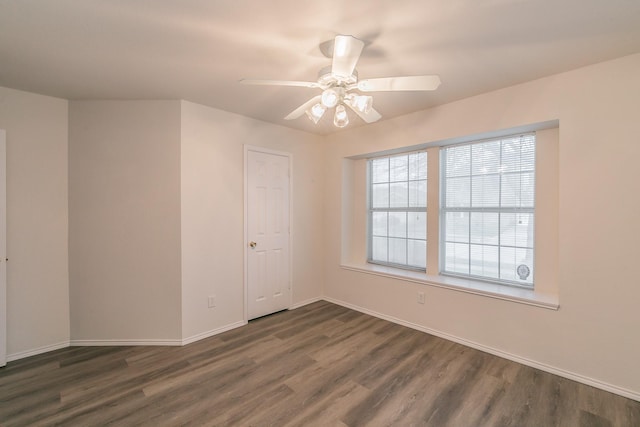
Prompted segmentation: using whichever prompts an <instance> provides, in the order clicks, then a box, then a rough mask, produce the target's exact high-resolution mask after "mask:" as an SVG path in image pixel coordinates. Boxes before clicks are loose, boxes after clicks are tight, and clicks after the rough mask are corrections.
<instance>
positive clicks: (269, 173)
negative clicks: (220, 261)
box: [245, 149, 291, 319]
mask: <svg viewBox="0 0 640 427" xmlns="http://www.w3.org/2000/svg"><path fill="white" fill-rule="evenodd" d="M289 164H290V157H289V156H288V155H280V154H273V153H266V152H261V151H253V150H251V149H248V150H247V162H246V179H247V194H246V197H247V201H246V218H245V220H246V227H247V228H246V230H247V233H246V237H247V242H246V243H247V249H246V254H247V256H246V262H247V269H246V273H247V277H246V284H247V285H246V286H247V315H248V319H255V318H256V317H260V316H264V315H266V314H270V313H274V312H276V311H280V310H283V309H286V308H288V307H289V305H290V301H291V280H290V265H289V264H290V254H289V250H290V248H289V245H290V242H289V220H290V218H289V197H290V182H289Z"/></svg>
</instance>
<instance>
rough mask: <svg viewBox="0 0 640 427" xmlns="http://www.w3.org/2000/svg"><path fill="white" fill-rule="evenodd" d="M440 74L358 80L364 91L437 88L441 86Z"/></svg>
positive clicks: (359, 86) (359, 88)
mask: <svg viewBox="0 0 640 427" xmlns="http://www.w3.org/2000/svg"><path fill="white" fill-rule="evenodd" d="M440 83H441V82H440V77H439V76H406V77H382V78H379V79H366V80H360V81H359V82H358V90H361V91H362V92H384V91H395V90H436V89H437V88H438V86H440Z"/></svg>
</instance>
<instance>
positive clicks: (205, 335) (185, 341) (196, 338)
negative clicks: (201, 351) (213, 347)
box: [182, 320, 247, 345]
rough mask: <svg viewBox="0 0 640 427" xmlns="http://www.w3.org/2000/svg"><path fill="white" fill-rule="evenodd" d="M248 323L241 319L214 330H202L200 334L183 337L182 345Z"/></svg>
mask: <svg viewBox="0 0 640 427" xmlns="http://www.w3.org/2000/svg"><path fill="white" fill-rule="evenodd" d="M246 324H247V322H245V321H244V320H241V321H239V322H235V323H231V324H229V325H225V326H222V327H220V328H216V329H212V330H210V331H207V332H202V333H200V334H196V335H193V336H190V337H189V338H183V339H182V345H187V344H191V343H192V342H196V341H200V340H203V339H205V338H209V337H212V336H214V335H218V334H221V333H223V332H227V331H230V330H231V329H235V328H239V327H241V326H244V325H246Z"/></svg>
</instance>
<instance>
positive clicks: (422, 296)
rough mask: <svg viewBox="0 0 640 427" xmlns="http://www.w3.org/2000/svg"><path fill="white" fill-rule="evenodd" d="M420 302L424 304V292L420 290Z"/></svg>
mask: <svg viewBox="0 0 640 427" xmlns="http://www.w3.org/2000/svg"><path fill="white" fill-rule="evenodd" d="M418 304H424V292H418Z"/></svg>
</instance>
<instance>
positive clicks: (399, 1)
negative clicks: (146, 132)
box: [0, 0, 640, 134]
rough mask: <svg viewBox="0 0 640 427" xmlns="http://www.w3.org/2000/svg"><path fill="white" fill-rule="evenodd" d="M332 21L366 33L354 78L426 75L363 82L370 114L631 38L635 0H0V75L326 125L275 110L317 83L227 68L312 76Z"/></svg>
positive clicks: (625, 43) (632, 43)
mask: <svg viewBox="0 0 640 427" xmlns="http://www.w3.org/2000/svg"><path fill="white" fill-rule="evenodd" d="M337 34H349V35H353V36H355V37H358V38H360V39H363V40H365V41H366V42H367V43H368V45H367V47H365V50H364V52H363V55H362V57H361V59H360V62H359V63H358V66H357V70H358V72H359V75H360V78H361V79H363V78H374V77H387V76H403V75H420V74H439V75H440V77H441V79H442V85H441V86H440V88H439V89H438V90H437V91H435V92H395V93H375V94H374V107H375V108H376V109H377V110H378V111H379V112H380V113H381V114H382V115H383V120H384V119H388V118H391V117H394V116H398V115H402V114H407V113H410V112H413V111H417V110H422V109H425V108H429V107H432V106H435V105H439V104H443V103H447V102H451V101H454V100H457V99H462V98H465V97H469V96H472V95H476V94H479V93H483V92H487V91H491V90H495V89H498V88H502V87H506V86H510V85H513V84H517V83H521V82H524V81H528V80H533V79H536V78H540V77H543V76H547V75H551V74H555V73H558V72H562V71H566V70H571V69H574V68H578V67H581V66H584V65H588V64H592V63H596V62H601V61H605V60H609V59H613V58H617V57H620V56H624V55H628V54H632V53H636V52H640V1H639V0H395V1H391V0H385V1H382V0H340V1H337V0H323V1H305V0H295V1H294V0H269V1H267V0H217V1H214V0H180V1H179V0H110V1H105V0H51V1H44V0H0V86H6V87H11V88H16V89H22V90H27V91H31V92H37V93H41V94H46V95H52V96H57V97H62V98H68V99H185V100H189V101H193V102H196V103H200V104H204V105H209V106H211V107H215V108H219V109H222V110H226V111H230V112H234V113H238V114H242V115H245V116H249V117H254V118H256V119H260V120H264V121H267V122H271V123H276V124H281V125H284V126H289V127H293V128H297V129H302V130H305V131H309V132H315V133H319V134H327V133H329V132H333V131H335V130H336V128H334V127H333V124H332V123H331V121H330V118H327V117H325V118H324V119H323V120H322V121H321V122H320V123H319V125H313V123H311V121H309V120H308V119H307V118H306V117H304V116H303V117H301V118H299V119H297V120H293V121H285V120H283V119H282V118H283V117H284V116H285V115H287V114H288V113H289V112H291V111H292V110H294V109H295V108H297V107H298V106H299V105H301V104H302V103H304V102H305V101H307V100H308V99H309V98H311V97H312V96H313V95H316V94H317V91H318V90H317V89H308V88H299V87H270V86H245V85H241V84H238V80H239V79H241V78H243V77H244V78H259V79H285V80H305V81H315V80H316V76H317V72H318V70H319V69H320V68H322V67H324V66H327V65H330V64H331V60H330V59H328V58H326V57H325V56H323V55H322V54H321V52H320V49H319V47H318V45H319V44H320V43H321V42H324V41H326V40H330V39H332V38H334V37H335V35H337ZM594 84H597V82H594ZM326 116H329V115H326ZM362 125H363V122H362V121H361V120H360V119H358V118H356V117H355V115H353V114H352V115H351V124H350V125H349V127H354V126H362Z"/></svg>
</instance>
